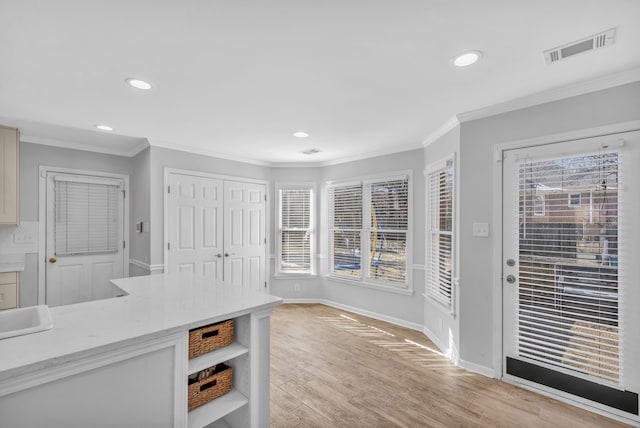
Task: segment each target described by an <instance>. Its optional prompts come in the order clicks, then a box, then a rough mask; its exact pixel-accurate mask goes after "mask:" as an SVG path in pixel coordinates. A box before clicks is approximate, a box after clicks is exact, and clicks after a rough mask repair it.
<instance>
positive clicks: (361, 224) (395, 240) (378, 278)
mask: <svg viewBox="0 0 640 428" xmlns="http://www.w3.org/2000/svg"><path fill="white" fill-rule="evenodd" d="M409 179H410V174H409V173H408V172H403V173H398V174H394V175H384V176H380V177H367V178H361V179H357V180H352V181H345V182H339V183H330V184H329V185H328V192H327V193H328V204H329V219H328V220H329V275H331V276H333V277H335V278H344V279H350V280H353V281H358V282H360V283H367V284H369V285H374V286H382V287H387V288H392V289H409V288H410V278H409V275H408V272H409V269H408V267H409V259H410V257H409V256H410V246H409V242H410V237H411V234H410V224H411V223H410V214H409V213H410V202H411V198H410V187H409Z"/></svg>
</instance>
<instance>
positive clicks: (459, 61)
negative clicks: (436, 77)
mask: <svg viewBox="0 0 640 428" xmlns="http://www.w3.org/2000/svg"><path fill="white" fill-rule="evenodd" d="M481 56H482V52H480V51H469V52H463V53H461V54H460V55H458V56H457V57H455V58H454V59H453V64H454V65H455V66H456V67H466V66H468V65H471V64H473V63H474V62H476V61H478V60H479V59H480V57H481Z"/></svg>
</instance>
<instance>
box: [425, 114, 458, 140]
mask: <svg viewBox="0 0 640 428" xmlns="http://www.w3.org/2000/svg"><path fill="white" fill-rule="evenodd" d="M459 125H460V120H458V116H456V115H454V116H453V117H452V118H451V119H449V120H447V121H446V122H445V123H443V124H442V125H441V126H440V127H439V128H438V129H436V130H435V131H433V132H432V133H431V134H429V136H428V137H427V138H425V139H424V140H422V147H427V146H428V145H430V144H431V143H433V142H435V141H436V140H438V139H439V138H440V137H442V136H443V135H445V134H446V133H447V132H449V131H451V130H452V129H455V128H456V126H459Z"/></svg>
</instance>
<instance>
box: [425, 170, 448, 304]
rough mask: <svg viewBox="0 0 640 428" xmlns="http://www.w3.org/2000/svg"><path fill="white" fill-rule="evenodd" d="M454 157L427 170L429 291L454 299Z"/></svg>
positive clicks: (444, 300)
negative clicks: (438, 166) (441, 165)
mask: <svg viewBox="0 0 640 428" xmlns="http://www.w3.org/2000/svg"><path fill="white" fill-rule="evenodd" d="M453 177H454V176H453V161H452V160H449V161H447V162H446V164H445V165H444V166H443V167H441V168H438V169H436V170H435V171H432V172H430V173H429V174H427V204H428V209H427V238H428V244H427V295H429V296H430V297H432V298H433V299H435V300H437V301H438V302H440V303H442V304H444V305H446V306H451V304H452V300H453V293H452V290H453V254H454V253H453V215H454V213H453V189H454V187H453V185H454V183H453Z"/></svg>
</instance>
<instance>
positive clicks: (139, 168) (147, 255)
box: [130, 147, 151, 276]
mask: <svg viewBox="0 0 640 428" xmlns="http://www.w3.org/2000/svg"><path fill="white" fill-rule="evenodd" d="M150 159H151V148H150V147H147V148H146V149H144V150H142V151H141V152H140V153H138V154H137V155H135V156H134V157H133V158H132V159H131V195H132V198H131V230H130V235H131V253H130V258H131V259H132V260H136V261H138V262H140V263H143V264H146V265H148V264H149V262H150V260H151V233H150V230H149V222H150V220H151V208H150V199H149V189H150V188H151V172H150V166H151V160H150ZM138 222H142V223H143V225H144V226H143V231H142V233H138V232H136V230H135V225H136V223H138ZM148 273H149V271H148V270H146V269H143V268H140V267H139V266H136V265H131V269H130V274H131V276H138V275H146V274H148Z"/></svg>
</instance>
